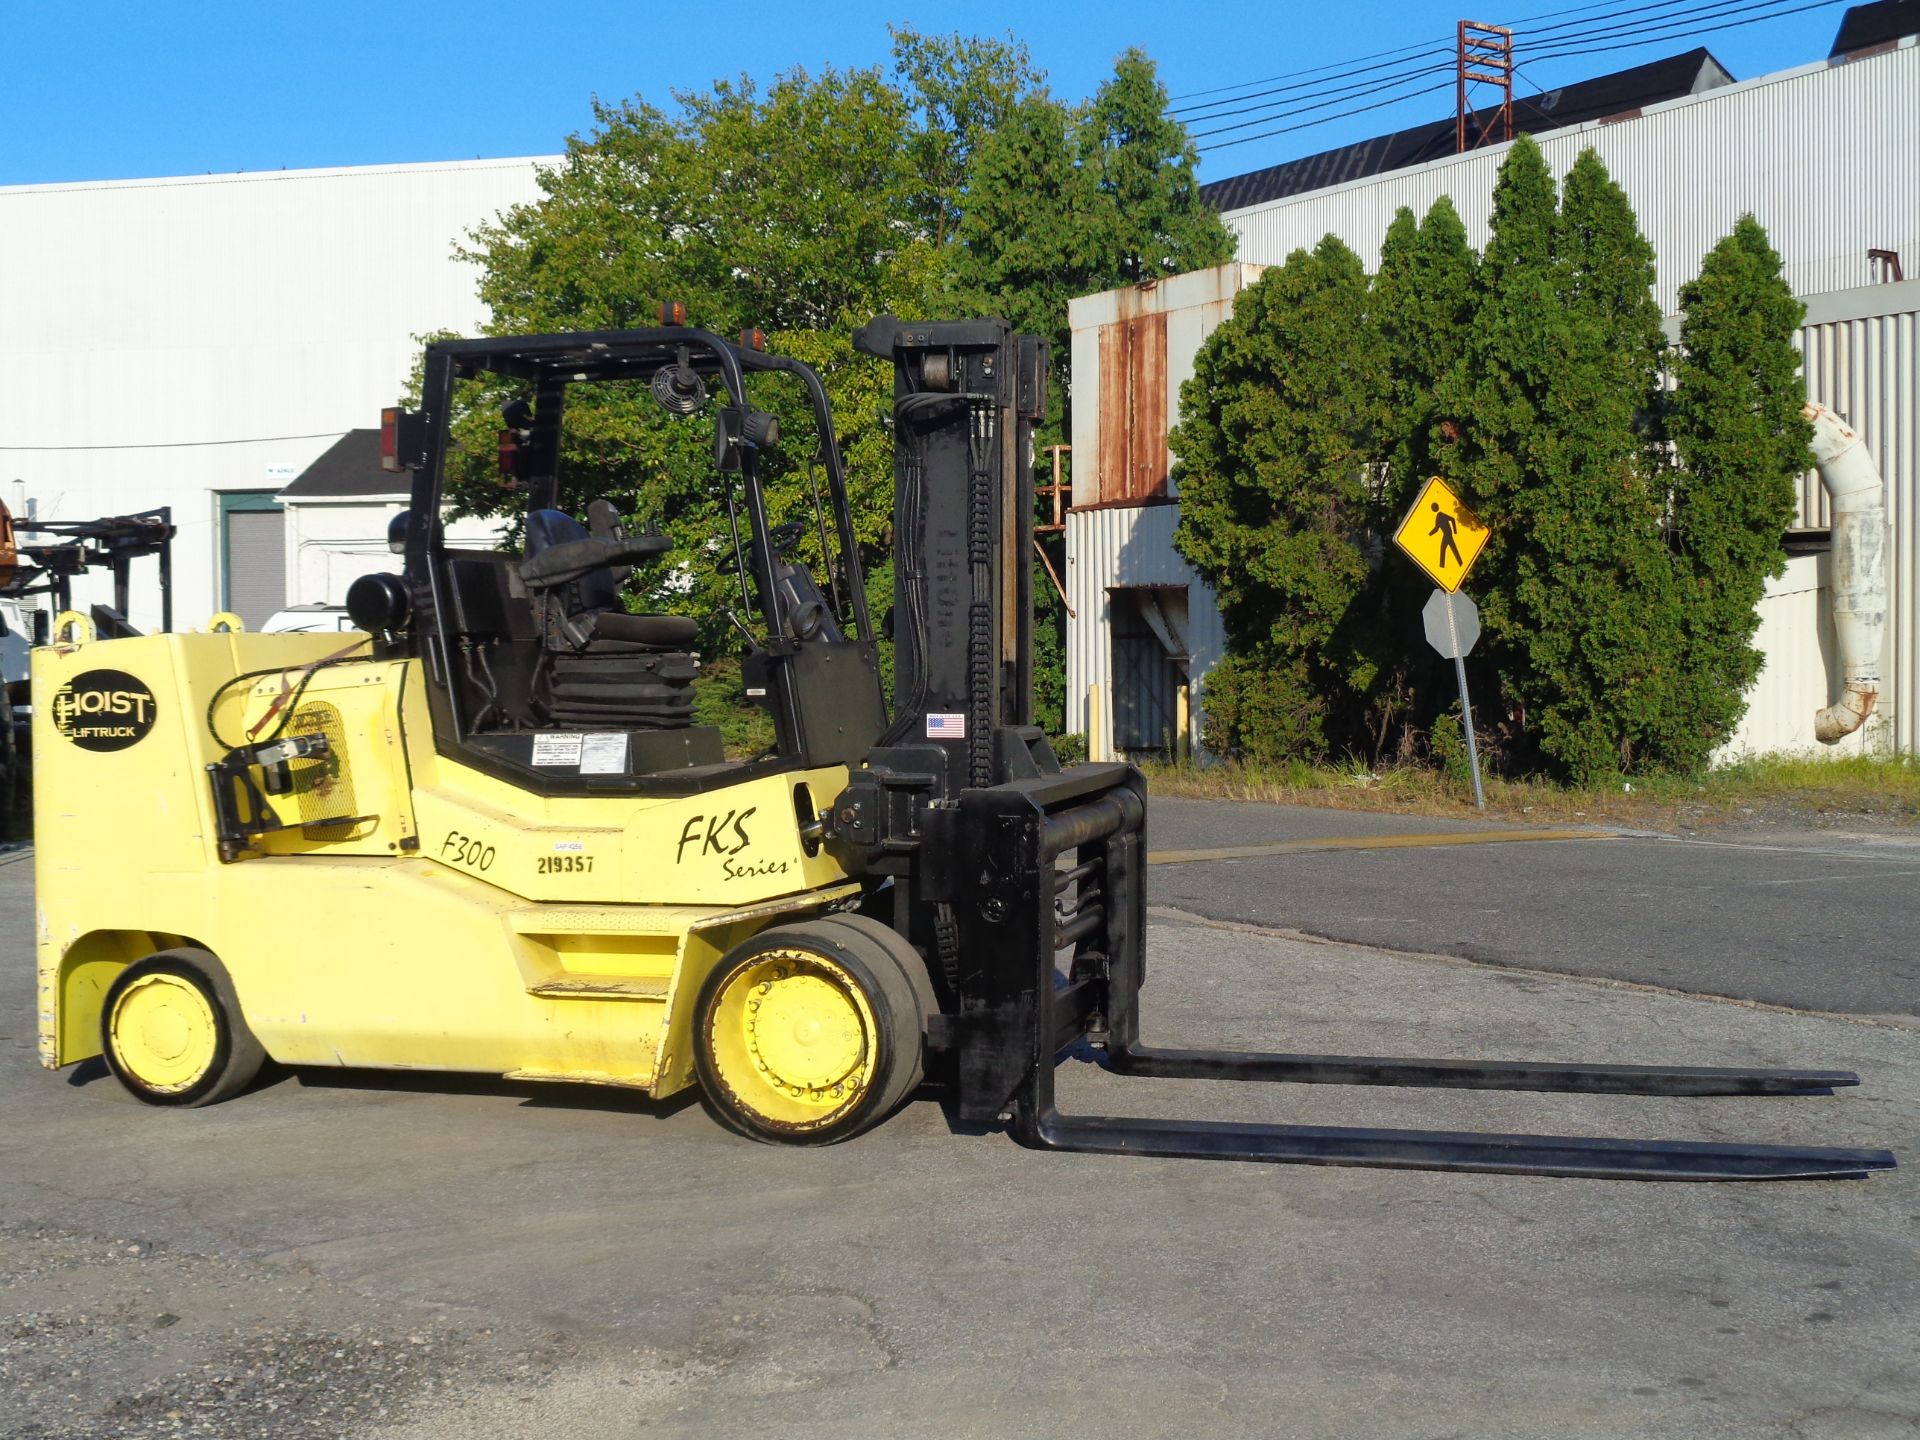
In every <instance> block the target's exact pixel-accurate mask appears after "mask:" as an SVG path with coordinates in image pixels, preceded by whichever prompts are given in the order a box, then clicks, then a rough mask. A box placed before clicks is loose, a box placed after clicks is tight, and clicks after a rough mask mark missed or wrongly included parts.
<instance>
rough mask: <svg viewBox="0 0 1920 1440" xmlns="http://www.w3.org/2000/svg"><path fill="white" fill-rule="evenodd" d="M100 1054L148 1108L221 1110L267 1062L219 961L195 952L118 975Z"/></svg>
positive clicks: (152, 958)
mask: <svg viewBox="0 0 1920 1440" xmlns="http://www.w3.org/2000/svg"><path fill="white" fill-rule="evenodd" d="M100 1048H101V1049H102V1051H104V1052H105V1054H106V1057H107V1065H108V1068H110V1069H111V1070H112V1071H113V1073H114V1075H115V1076H116V1077H118V1079H119V1081H120V1083H121V1084H122V1085H124V1086H126V1087H127V1089H128V1090H130V1091H131V1092H132V1093H133V1094H134V1096H135V1097H137V1098H138V1099H140V1100H144V1101H145V1102H146V1103H147V1104H149V1105H182V1106H197V1105H213V1104H217V1103H218V1102H219V1101H222V1100H225V1099H228V1098H230V1097H232V1096H234V1095H238V1094H239V1093H240V1092H241V1091H242V1090H244V1089H246V1088H247V1086H248V1085H249V1084H250V1083H251V1082H252V1080H253V1077H254V1076H255V1075H257V1074H259V1073H260V1067H261V1065H262V1064H264V1063H265V1061H266V1052H265V1051H264V1050H262V1049H261V1048H260V1042H259V1041H258V1040H256V1039H255V1038H254V1035H253V1032H252V1031H251V1030H249V1029H248V1028H247V1022H246V1020H245V1019H244V1018H242V1016H241V1014H240V1004H239V1001H238V1000H237V999H236V998H235V996H234V993H233V986H232V985H231V984H230V983H229V982H228V980H227V976H226V972H225V971H224V970H222V969H221V968H220V962H219V961H218V960H216V959H214V957H213V956H212V955H209V954H208V953H207V952H206V951H205V950H194V949H179V950H162V951H161V952H160V953H159V954H157V955H149V956H148V957H147V958H146V959H144V960H140V961H137V962H136V963H134V964H132V965H129V966H128V967H127V968H126V969H125V970H122V971H121V972H120V974H119V977H118V978H117V979H115V980H114V982H113V984H112V985H111V986H109V987H108V989H107V995H106V1003H105V1004H104V1005H103V1006H102V1007H101V1011H100Z"/></svg>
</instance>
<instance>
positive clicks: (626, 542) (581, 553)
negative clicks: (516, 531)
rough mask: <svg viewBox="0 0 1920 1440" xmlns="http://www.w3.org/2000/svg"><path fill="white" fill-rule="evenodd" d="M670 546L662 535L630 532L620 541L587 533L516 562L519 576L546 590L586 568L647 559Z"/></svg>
mask: <svg viewBox="0 0 1920 1440" xmlns="http://www.w3.org/2000/svg"><path fill="white" fill-rule="evenodd" d="M672 548H673V542H672V541H671V540H669V539H668V538H667V537H666V536H664V535H632V536H628V537H627V538H626V539H623V540H614V539H606V538H603V537H601V536H598V535H590V536H588V537H587V538H586V539H584V540H565V541H562V542H561V543H560V544H558V545H549V546H548V547H547V548H546V549H544V550H542V551H541V552H540V553H539V554H537V555H529V556H528V557H527V558H526V559H525V560H522V561H521V562H520V578H521V579H522V580H523V581H525V582H526V583H527V584H528V585H530V586H532V587H533V588H534V589H536V590H550V589H552V588H553V587H554V586H556V585H564V584H566V583H567V582H568V581H569V580H578V579H579V578H580V577H581V576H582V575H585V574H587V573H588V572H589V571H593V570H600V569H605V568H609V567H612V566H615V565H632V564H635V563H636V562H638V561H641V560H651V559H652V558H653V557H654V556H656V555H664V554H666V552H667V551H669V550H671V549H672Z"/></svg>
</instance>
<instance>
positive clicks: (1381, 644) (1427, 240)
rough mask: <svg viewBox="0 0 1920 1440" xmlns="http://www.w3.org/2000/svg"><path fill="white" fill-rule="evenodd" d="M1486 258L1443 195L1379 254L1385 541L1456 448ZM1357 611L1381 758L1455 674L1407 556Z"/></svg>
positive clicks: (1380, 578) (1377, 519) (1406, 218)
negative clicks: (1454, 410) (1448, 394)
mask: <svg viewBox="0 0 1920 1440" xmlns="http://www.w3.org/2000/svg"><path fill="white" fill-rule="evenodd" d="M1478 263H1479V257H1478V256H1477V255H1476V254H1475V253H1474V251H1473V247H1472V246H1471V245H1469V244H1468V243H1467V228H1466V226H1465V225H1463V224H1462V223H1461V221H1460V216H1459V214H1458V212H1456V211H1455V210H1454V208H1453V202H1452V201H1451V200H1449V199H1447V197H1445V196H1444V195H1443V196H1441V197H1440V198H1439V199H1438V200H1436V201H1434V202H1433V204H1432V206H1431V207H1429V209H1428V210H1427V213H1426V215H1425V216H1424V217H1423V218H1421V219H1420V220H1418V221H1416V220H1415V219H1414V215H1413V211H1411V210H1410V209H1407V208H1406V207H1405V206H1402V207H1401V208H1400V210H1399V211H1398V212H1397V213H1396V214H1395V215H1394V218H1393V222H1392V224H1391V225H1389V226H1388V228H1387V234H1386V238H1385V240H1384V241H1383V242H1382V244H1381V247H1380V269H1379V271H1378V272H1377V273H1376V274H1375V276H1374V280H1373V315H1374V322H1375V324H1376V325H1377V327H1378V330H1379V337H1380V339H1379V344H1380V351H1381V356H1382V362H1383V364H1384V366H1385V369H1386V376H1387V415H1386V419H1385V421H1384V423H1383V425H1382V428H1381V437H1380V438H1381V445H1380V450H1379V453H1378V471H1377V482H1376V491H1377V500H1376V504H1375V506H1374V512H1373V516H1372V526H1373V529H1374V531H1375V534H1376V535H1377V536H1378V537H1379V540H1380V541H1381V542H1384V541H1385V539H1386V537H1387V536H1389V535H1390V534H1391V533H1392V531H1393V529H1394V528H1395V527H1396V526H1397V525H1398V524H1399V521H1400V519H1401V517H1402V516H1403V515H1405V513H1406V511H1407V507H1408V506H1410V505H1411V504H1412V503H1413V500H1414V497H1415V495H1416V494H1417V493H1418V492H1419V489H1420V487H1421V486H1422V485H1423V484H1424V483H1425V482H1426V480H1427V478H1428V477H1429V476H1431V475H1433V474H1434V473H1436V468H1437V465H1438V456H1439V451H1440V450H1441V449H1443V448H1444V447H1445V446H1446V445H1447V443H1448V442H1447V440H1446V434H1445V430H1444V428H1443V424H1444V417H1442V415H1441V414H1440V412H1439V402H1438V399H1437V396H1438V392H1439V387H1440V386H1441V385H1442V384H1443V383H1444V382H1445V381H1446V380H1447V379H1448V377H1450V376H1451V375H1452V374H1453V373H1454V372H1455V371H1456V370H1457V369H1458V368H1459V366H1460V363H1461V359H1462V357H1463V355H1464V354H1465V350H1466V343H1467V337H1468V335H1469V333H1470V332H1471V330H1472V324H1473V299H1474V271H1475V269H1476V267H1477V265H1478ZM1370 591H1371V593H1370V594H1369V595H1368V596H1367V597H1366V598H1365V600H1364V601H1363V603H1362V605H1361V606H1360V607H1358V610H1357V613H1358V614H1362V615H1369V616H1370V617H1371V620H1372V639H1371V641H1370V643H1369V648H1370V649H1371V650H1372V651H1373V653H1374V656H1375V660H1376V665H1377V669H1378V675H1377V678H1376V679H1375V681H1374V683H1373V685H1372V686H1371V690H1370V697H1371V698H1370V705H1371V709H1372V712H1373V713H1372V716H1371V718H1370V721H1369V728H1370V730H1371V734H1372V740H1373V750H1374V752H1375V754H1376V755H1378V754H1379V753H1380V752H1382V751H1384V750H1385V749H1386V748H1387V746H1388V744H1389V743H1390V741H1391V740H1392V739H1393V738H1394V734H1395V729H1396V726H1398V725H1400V724H1403V723H1405V722H1407V721H1408V720H1417V721H1420V722H1431V721H1432V720H1433V719H1434V717H1435V716H1436V714H1437V713H1438V712H1439V711H1440V710H1441V709H1442V708H1444V707H1445V706H1447V705H1450V704H1452V703H1453V695H1454V685H1453V683H1452V667H1451V666H1445V665H1442V664H1441V663H1439V662H1438V660H1437V659H1436V657H1435V656H1434V654H1433V651H1432V648H1431V647H1430V646H1428V645H1427V643H1426V638H1425V633H1424V630H1423V627H1422V625H1421V620H1420V610H1421V607H1422V606H1423V605H1425V604H1426V601H1427V596H1428V594H1429V593H1430V591H1431V587H1430V586H1429V585H1428V584H1427V582H1426V577H1425V576H1424V575H1422V574H1421V573H1420V572H1419V571H1418V570H1416V569H1415V568H1414V567H1413V566H1411V565H1408V564H1405V563H1404V562H1402V561H1401V560H1400V559H1399V557H1397V556H1394V557H1389V558H1388V559H1387V560H1386V562H1385V563H1384V564H1383V565H1382V566H1381V567H1380V570H1379V573H1378V575H1377V576H1376V577H1375V580H1374V583H1373V584H1372V585H1371V586H1370Z"/></svg>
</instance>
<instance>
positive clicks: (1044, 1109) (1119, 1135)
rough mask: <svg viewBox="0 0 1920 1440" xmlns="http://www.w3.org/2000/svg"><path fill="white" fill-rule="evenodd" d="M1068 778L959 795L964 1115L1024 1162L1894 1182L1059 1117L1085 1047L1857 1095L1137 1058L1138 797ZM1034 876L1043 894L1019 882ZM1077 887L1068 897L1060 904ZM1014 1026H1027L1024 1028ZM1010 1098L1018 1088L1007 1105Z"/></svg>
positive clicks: (1120, 1066)
mask: <svg viewBox="0 0 1920 1440" xmlns="http://www.w3.org/2000/svg"><path fill="white" fill-rule="evenodd" d="M1098 770H1105V771H1107V772H1109V773H1108V775H1107V777H1106V779H1105V782H1104V786H1100V785H1096V784H1095V783H1091V782H1094V781H1095V778H1096V777H1095V776H1093V775H1090V774H1088V773H1087V772H1091V771H1098ZM1068 774H1069V775H1071V776H1073V781H1072V782H1071V783H1062V782H1066V781H1067V780H1068V776H1065V775H1063V776H1059V777H1047V778H1045V779H1041V780H1037V781H1034V780H1029V781H1020V782H1014V783H1012V784H1007V785H999V786H994V787H991V788H989V789H984V790H975V791H971V792H967V793H966V794H964V795H963V796H962V798H961V802H960V811H961V835H962V844H961V846H960V850H961V853H962V854H963V855H965V856H966V858H967V861H968V863H967V864H965V865H963V866H961V867H959V869H958V872H957V873H958V874H960V875H962V876H964V877H966V879H965V881H964V882H963V888H964V886H965V885H968V884H970V885H971V886H972V887H973V888H974V889H975V891H976V892H977V893H976V894H975V895H973V896H970V897H962V896H956V898H957V899H960V900H961V901H962V903H961V904H960V906H959V907H958V909H959V912H960V913H961V914H962V915H963V916H965V915H971V916H973V917H975V919H974V921H973V923H972V924H970V925H969V928H970V929H973V930H974V931H975V934H974V936H972V937H970V938H973V939H975V940H976V941H987V940H988V939H989V938H990V936H989V935H987V934H982V933H980V932H981V930H982V929H983V928H984V929H988V930H991V931H992V932H997V937H998V940H999V945H998V947H997V951H995V952H989V953H997V954H998V955H999V956H1001V957H1004V958H1002V959H1001V960H1000V961H999V962H998V963H997V964H992V965H990V968H989V971H988V974H987V976H986V977H985V978H986V982H987V992H986V998H987V999H988V1000H989V1002H990V1004H989V1005H988V1006H987V1007H983V1008H982V1010H981V1011H980V1012H979V1016H978V1018H977V1019H976V1021H975V1024H974V1025H973V1026H971V1027H965V1026H963V1027H962V1029H961V1032H960V1036H959V1038H960V1039H961V1042H962V1044H961V1072H960V1073H961V1081H962V1093H961V1111H962V1114H963V1116H964V1115H966V1114H967V1113H968V1112H969V1110H971V1111H972V1112H973V1113H974V1114H975V1116H976V1117H977V1118H986V1116H985V1115H984V1113H982V1112H983V1111H984V1110H985V1109H986V1107H987V1106H989V1105H991V1106H992V1107H993V1111H994V1114H995V1116H996V1117H997V1118H1000V1119H1002V1120H1005V1121H1007V1122H1009V1123H1010V1127H1011V1130H1012V1133H1013V1136H1014V1138H1015V1139H1016V1140H1018V1141H1020V1143H1022V1144H1024V1145H1028V1146H1032V1147H1034V1148H1037V1149H1045V1150H1076V1151H1085V1152H1091V1153H1098V1154H1113V1155H1158V1156H1166V1157H1175V1158H1189V1159H1207V1160H1263V1161H1268V1162H1274V1163H1283V1164H1306V1165H1367V1166H1381V1167H1389V1168H1400V1169H1417V1170H1468V1171H1494V1172H1500V1173H1505V1174H1520V1175H1565V1176H1585V1177H1592V1178H1600V1179H1640V1180H1783V1179H1794V1178H1809V1177H1826V1178H1859V1177H1864V1176H1866V1175H1868V1174H1870V1173H1872V1172H1873V1171H1875V1170H1886V1169H1891V1168H1893V1165H1894V1158H1893V1156H1892V1155H1891V1154H1890V1153H1889V1152H1887V1151H1885V1150H1874V1149H1853V1148H1829V1147H1817V1146H1795V1145H1749V1144H1739V1143H1724V1142H1704V1141H1688V1140H1628V1139H1590V1138H1584V1137H1575V1136H1555V1135H1502V1134H1481V1133H1474V1132H1448V1131H1428V1130H1391V1129H1376V1128H1372V1127H1346V1126H1326V1125H1268V1124H1248V1123H1241V1122H1227V1121H1211V1120H1149V1119H1137V1118H1129V1117H1119V1116H1106V1115H1063V1114H1061V1113H1060V1112H1059V1111H1058V1109H1057V1108H1056V1107H1055V1103H1054V1070H1055V1067H1056V1065H1057V1064H1058V1063H1059V1060H1060V1058H1061V1056H1062V1054H1063V1052H1065V1051H1066V1050H1068V1049H1070V1048H1072V1047H1074V1046H1075V1045H1076V1044H1079V1043H1081V1042H1083V1041H1085V1042H1091V1043H1092V1044H1093V1045H1095V1046H1096V1047H1102V1048H1099V1049H1097V1050H1096V1054H1098V1055H1099V1056H1100V1057H1101V1063H1102V1065H1103V1067H1104V1068H1105V1069H1106V1070H1107V1071H1109V1072H1110V1073H1113V1074H1116V1075H1134V1076H1146V1077H1151V1078H1158V1079H1181V1080H1187V1079H1198V1080H1239V1081H1270V1082H1292V1083H1296V1084H1314V1085H1404V1086H1415V1087H1421V1088H1446V1089H1472V1090H1538V1091H1557V1092H1565V1093H1578V1094H1603V1095H1666V1096H1683V1095H1689V1096H1690V1095H1821V1094H1828V1093H1830V1092H1831V1091H1832V1090H1834V1089H1836V1088H1839V1087H1842V1086H1850V1085H1857V1084H1859V1083H1860V1082H1859V1077H1858V1076H1857V1075H1855V1074H1853V1073H1852V1072H1850V1071H1844V1070H1800V1069H1720V1068H1707V1067H1699V1066H1653V1065H1572V1064H1558V1063H1554V1064H1547V1063H1513V1062H1504V1061H1500V1062H1494V1061H1478V1060H1413V1059H1392V1058H1386V1057H1380V1056H1344V1055H1281V1054H1259V1053H1236V1052H1232V1051H1216V1050H1170V1049H1160V1048H1156V1047H1152V1046H1145V1045H1141V1044H1140V1043H1139V1038H1138V1032H1139V1007H1138V998H1139V989H1140V985H1141V983H1142V981H1143V979H1144V973H1145V921H1146V905H1145V886H1144V884H1143V875H1142V869H1143V864H1144V859H1145V836H1144V827H1145V813H1146V807H1145V796H1144V793H1143V786H1142V784H1141V781H1140V779H1139V776H1138V774H1137V772H1134V771H1132V770H1131V768H1130V767H1125V766H1119V765H1115V766H1110V767H1103V766H1082V767H1078V768H1077V770H1076V771H1073V772H1068ZM1069 852H1071V853H1072V856H1073V862H1074V863H1073V864H1072V866H1071V867H1070V868H1069V869H1068V870H1065V871H1062V870H1061V869H1060V868H1059V865H1058V862H1059V860H1060V857H1061V856H1063V855H1066V854H1068V853H1069ZM1023 877H1034V879H1033V880H1032V881H1031V882H1030V883H1028V884H1026V885H1022V884H1021V880H1022V879H1023ZM1048 882H1051V883H1048ZM1069 890H1071V891H1073V892H1074V893H1073V894H1072V895H1070V896H1069V895H1066V894H1065V893H1064V892H1066V891H1069ZM968 899H971V900H972V901H973V903H972V904H971V905H969V904H968V903H966V902H967V900H968ZM1015 927H1017V928H1015ZM1023 932H1024V934H1025V935H1028V936H1031V941H1032V943H1031V945H1030V947H1028V946H1022V945H1018V944H1009V943H1007V942H1008V941H1009V939H1011V938H1012V937H1013V936H1015V935H1020V934H1022V933H1023ZM1067 945H1071V946H1072V947H1073V949H1074V960H1073V968H1072V972H1071V975H1070V978H1069V979H1068V980H1067V981H1066V982H1065V983H1061V982H1060V981H1059V979H1058V977H1057V974H1056V969H1055V957H1056V954H1057V953H1058V952H1059V951H1060V950H1062V949H1064V948H1066V946H1067ZM1021 952H1024V954H1023V955H1022V953H1021ZM976 953H977V952H976ZM1022 960H1024V964H1025V966H1026V967H1027V968H1026V972H1025V974H1023V975H1019V974H1016V973H1015V967H1016V966H1018V965H1020V964H1021V962H1022ZM994 1002H997V1003H994ZM1023 1015H1024V1016H1029V1017H1031V1023H1030V1024H1022V1023H1020V1022H1021V1017H1022V1016H1023ZM969 1051H971V1054H970V1053H969ZM995 1081H998V1082H1000V1083H999V1084H995V1083H994V1082H995ZM1009 1081H1011V1082H1013V1083H1012V1088H1011V1090H1010V1091H1009V1090H1008V1089H1005V1088H1000V1087H1001V1085H1004V1084H1006V1082H1009ZM970 1091H971V1093H969V1092H970Z"/></svg>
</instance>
